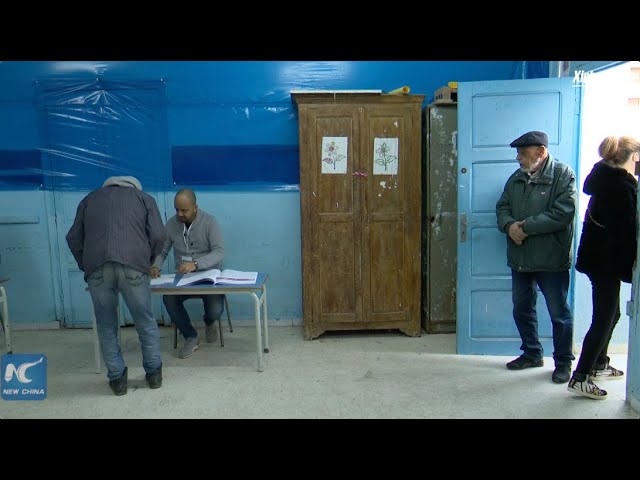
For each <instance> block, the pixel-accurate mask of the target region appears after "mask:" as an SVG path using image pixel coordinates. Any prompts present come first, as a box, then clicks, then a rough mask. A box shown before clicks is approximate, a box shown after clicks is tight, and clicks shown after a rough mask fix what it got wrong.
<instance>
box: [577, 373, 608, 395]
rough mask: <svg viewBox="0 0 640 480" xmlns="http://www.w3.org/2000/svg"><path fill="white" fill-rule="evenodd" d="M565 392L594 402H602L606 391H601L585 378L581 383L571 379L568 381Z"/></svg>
mask: <svg viewBox="0 0 640 480" xmlns="http://www.w3.org/2000/svg"><path fill="white" fill-rule="evenodd" d="M567 390H569V391H570V392H572V393H575V394H577V395H582V396H583V397H588V398H592V399H594V400H604V399H605V398H607V391H606V390H602V389H601V388H600V387H598V386H597V385H596V384H595V383H593V382H592V381H591V379H590V378H589V377H587V378H586V379H585V380H584V381H582V382H581V381H580V380H577V379H576V378H575V377H573V378H572V379H571V380H569V385H567Z"/></svg>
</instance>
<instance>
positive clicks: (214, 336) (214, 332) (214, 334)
mask: <svg viewBox="0 0 640 480" xmlns="http://www.w3.org/2000/svg"><path fill="white" fill-rule="evenodd" d="M204 338H205V340H206V341H207V343H213V342H215V341H217V340H218V325H217V324H216V322H213V323H212V324H211V325H206V324H205V326H204Z"/></svg>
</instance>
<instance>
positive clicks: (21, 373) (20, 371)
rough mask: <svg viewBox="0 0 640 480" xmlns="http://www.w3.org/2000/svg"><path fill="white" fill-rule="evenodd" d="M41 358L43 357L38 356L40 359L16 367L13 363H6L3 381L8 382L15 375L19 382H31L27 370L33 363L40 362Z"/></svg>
mask: <svg viewBox="0 0 640 480" xmlns="http://www.w3.org/2000/svg"><path fill="white" fill-rule="evenodd" d="M43 360H44V357H40V360H38V361H37V362H29V363H23V364H21V365H20V366H19V367H18V368H16V366H15V365H14V364H13V363H8V364H7V369H6V370H5V372H4V381H5V382H10V381H11V379H12V378H13V377H14V375H15V377H16V378H17V379H18V381H19V382H20V383H31V379H30V378H28V377H27V370H29V369H30V368H31V367H33V366H34V365H38V364H39V363H42V361H43Z"/></svg>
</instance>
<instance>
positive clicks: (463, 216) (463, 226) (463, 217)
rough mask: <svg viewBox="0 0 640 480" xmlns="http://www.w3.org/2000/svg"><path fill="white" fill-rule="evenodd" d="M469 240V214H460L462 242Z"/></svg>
mask: <svg viewBox="0 0 640 480" xmlns="http://www.w3.org/2000/svg"><path fill="white" fill-rule="evenodd" d="M466 241H467V214H466V213H462V214H460V243H464V242H466Z"/></svg>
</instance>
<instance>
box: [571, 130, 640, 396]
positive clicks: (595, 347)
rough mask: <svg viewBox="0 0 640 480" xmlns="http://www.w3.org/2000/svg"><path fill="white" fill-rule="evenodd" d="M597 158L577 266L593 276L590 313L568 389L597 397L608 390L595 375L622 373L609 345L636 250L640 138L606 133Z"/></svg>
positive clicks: (588, 184)
mask: <svg viewBox="0 0 640 480" xmlns="http://www.w3.org/2000/svg"><path fill="white" fill-rule="evenodd" d="M598 152H599V153H600V157H601V158H602V160H600V161H599V162H598V163H596V164H595V165H594V167H593V169H592V170H591V173H589V175H588V176H587V179H586V180H585V182H584V187H583V191H584V193H586V194H587V195H590V196H591V199H590V200H589V206H588V208H587V213H586V214H585V218H584V226H583V228H582V236H581V237H580V246H579V247H578V256H577V260H576V270H578V271H579V272H582V273H585V274H586V275H587V276H588V277H589V280H590V281H591V287H592V302H593V316H592V319H591V326H590V327H589V331H588V332H587V334H586V336H585V338H584V343H583V345H582V352H581V354H580V360H579V361H578V366H577V367H576V369H575V371H574V372H573V376H572V377H571V380H570V381H569V385H568V386H567V389H568V390H569V391H570V392H573V393H577V394H578V395H583V396H585V397H589V398H593V399H596V400H603V399H605V398H607V392H606V391H605V390H603V389H601V388H599V387H598V386H597V385H596V384H595V383H593V380H594V379H595V380H598V381H599V380H605V379H615V378H622V377H623V376H624V373H623V372H622V370H618V369H617V368H614V367H612V366H611V365H610V364H609V360H610V358H609V357H608V356H607V349H608V347H609V341H610V340H611V334H612V333H613V329H614V327H615V326H616V324H617V323H618V319H619V318H620V282H626V283H631V276H632V271H633V265H634V262H635V259H636V250H637V237H636V234H637V233H636V232H637V221H636V197H637V190H638V181H637V180H636V177H635V176H634V175H635V166H636V162H638V160H640V142H639V141H638V140H636V139H635V138H632V137H619V138H618V137H607V138H605V139H604V140H603V141H602V143H601V144H600V147H599V149H598Z"/></svg>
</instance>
